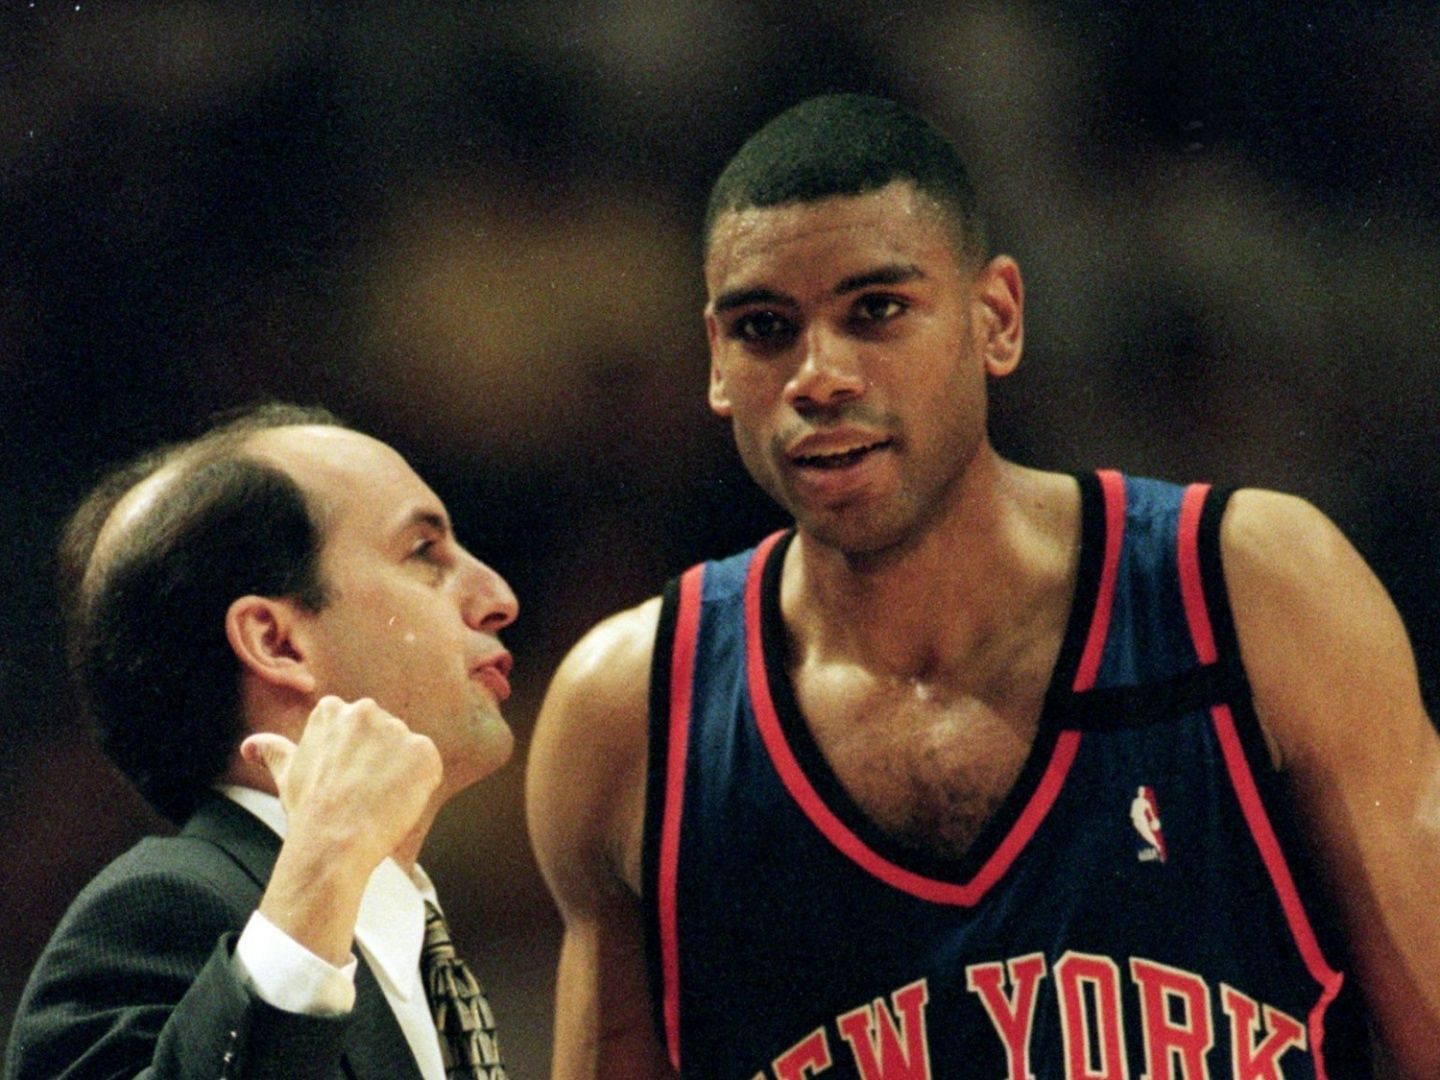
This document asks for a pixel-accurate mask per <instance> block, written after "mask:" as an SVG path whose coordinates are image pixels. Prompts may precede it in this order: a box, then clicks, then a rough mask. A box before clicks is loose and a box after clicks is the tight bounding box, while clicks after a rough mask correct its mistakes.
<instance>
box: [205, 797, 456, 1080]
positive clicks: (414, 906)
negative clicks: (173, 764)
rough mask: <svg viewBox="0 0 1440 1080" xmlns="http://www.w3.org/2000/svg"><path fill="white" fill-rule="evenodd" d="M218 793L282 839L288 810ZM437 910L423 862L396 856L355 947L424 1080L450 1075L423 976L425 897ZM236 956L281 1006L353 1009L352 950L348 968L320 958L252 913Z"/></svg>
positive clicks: (386, 865)
mask: <svg viewBox="0 0 1440 1080" xmlns="http://www.w3.org/2000/svg"><path fill="white" fill-rule="evenodd" d="M219 790H220V792H221V794H223V795H225V796H226V797H227V798H229V799H232V800H233V801H235V802H236V803H239V804H240V806H242V807H243V808H245V809H246V810H248V811H250V813H252V814H254V815H255V816H256V817H258V818H259V819H260V820H261V821H263V822H264V823H265V824H266V825H268V826H269V827H270V828H271V829H273V830H274V831H275V833H276V834H277V835H278V836H280V838H281V839H282V840H283V839H284V837H285V827H286V821H285V810H284V808H283V807H282V806H281V805H280V800H279V799H277V798H276V797H275V796H274V795H267V794H265V792H263V791H256V790H254V789H253V788H246V787H238V786H235V785H232V784H225V785H221V786H220V788H219ZM426 900H429V901H430V902H431V903H433V904H435V905H436V907H439V900H438V899H437V898H436V896H435V886H434V885H432V884H431V882H430V878H429V877H428V876H427V875H426V873H425V871H424V870H422V869H421V868H420V867H419V866H418V865H417V866H416V867H415V872H414V875H413V876H412V875H410V874H407V873H406V872H405V871H404V870H403V869H401V867H400V865H399V864H398V863H396V862H395V860H394V859H386V860H385V861H384V862H382V863H381V864H380V865H379V866H377V867H376V868H375V872H374V873H373V874H371V875H370V881H369V883H368V884H367V885H366V886H365V893H364V895H363V897H362V898H361V900H360V914H359V917H358V918H357V919H356V921H355V944H356V946H357V947H358V948H359V950H360V951H361V952H362V953H363V954H364V956H365V960H366V962H367V963H369V965H370V969H371V970H372V971H373V972H374V973H375V979H376V981H377V982H379V984H380V989H381V990H383V991H384V992H385V1000H386V1001H388V1002H389V1003H390V1008H391V1010H392V1011H393V1012H394V1013H395V1019H396V1020H398V1021H399V1023H400V1030H401V1031H403V1032H404V1033H405V1040H406V1041H407V1042H408V1043H409V1044H410V1050H411V1052H412V1053H413V1054H414V1055H415V1062H416V1064H417V1065H419V1067H420V1075H421V1076H423V1077H424V1078H425V1080H445V1068H444V1065H443V1064H442V1062H441V1058H440V1037H439V1035H438V1033H437V1032H436V1030H435V1021H434V1018H433V1017H432V1016H431V1015H430V1003H429V1002H428V1001H427V1000H426V998H425V987H424V986H423V985H422V983H421V980H420V948H421V946H422V945H423V944H424V941H425V901H426ZM235 959H236V962H237V963H238V964H239V966H240V970H241V971H242V972H243V973H244V976H245V978H246V980H247V981H248V982H249V983H250V985H251V987H252V988H253V989H254V991H255V993H256V994H257V995H258V996H259V997H260V998H261V999H262V1000H264V1001H266V1002H268V1003H269V1004H271V1005H274V1006H275V1007H276V1008H279V1009H285V1010H286V1011H288V1012H296V1013H308V1014H311V1015H329V1016H338V1015H343V1014H345V1013H348V1012H349V1011H350V1010H351V1009H352V1008H354V1006H355V967H356V963H357V961H356V960H355V958H354V956H353V955H352V956H351V958H350V962H349V963H348V964H346V965H345V966H344V967H338V968H337V967H335V966H334V965H333V964H330V963H329V962H327V961H325V960H322V959H321V958H320V957H318V956H316V955H315V954H314V953H312V952H311V951H310V950H309V949H307V948H305V947H304V946H303V945H301V944H300V943H299V942H297V941H296V940H295V939H294V938H292V937H290V936H289V935H288V934H286V933H285V932H284V931H282V930H281V929H280V928H279V927H277V926H276V925H275V924H274V923H272V922H271V921H270V920H269V919H267V918H266V917H265V916H264V915H262V914H260V912H259V911H256V912H255V913H254V914H252V915H251V916H250V921H249V922H248V923H246V925H245V929H244V931H243V932H242V933H241V934H240V940H239V941H238V942H237V943H236V946H235Z"/></svg>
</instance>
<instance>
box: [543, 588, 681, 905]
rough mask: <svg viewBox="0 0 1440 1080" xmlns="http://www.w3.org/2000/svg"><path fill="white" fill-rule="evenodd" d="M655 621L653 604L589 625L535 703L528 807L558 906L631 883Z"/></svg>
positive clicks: (634, 872)
mask: <svg viewBox="0 0 1440 1080" xmlns="http://www.w3.org/2000/svg"><path fill="white" fill-rule="evenodd" d="M659 616H660V599H659V598H658V597H655V598H652V599H650V600H648V601H646V602H645V603H643V604H640V605H639V606H637V607H634V608H630V609H628V610H626V611H622V612H620V613H619V614H616V615H612V616H610V617H609V618H608V619H606V620H604V621H603V622H601V623H599V624H598V625H596V626H595V627H594V628H593V629H591V630H590V631H589V632H588V633H587V634H586V635H585V636H584V637H582V638H581V639H580V641H579V642H577V643H576V644H575V646H574V647H573V648H572V649H571V650H570V652H569V654H568V655H567V656H566V657H565V659H564V660H563V661H562V662H561V664H560V666H559V668H558V669H557V670H556V672H555V675H554V677H553V678H552V679H551V681H550V686H549V689H548V690H547V691H546V694H545V700H544V702H543V703H542V705H541V708H540V716H539V719H538V721H537V722H536V726H535V735H534V740H533V742H532V743H531V747H530V755H529V763H528V765H527V771H526V809H527V815H528V819H529V826H530V834H531V840H532V843H533V844H534V846H535V851H536V856H537V858H538V859H539V861H540V865H541V869H542V870H543V871H544V872H545V874H546V877H547V880H549V882H550V884H551V887H552V889H553V890H554V891H555V892H556V895H557V897H558V898H560V899H561V902H562V904H563V903H564V901H565V899H566V898H567V897H569V896H572V895H574V894H575V893H576V892H577V890H579V891H582V892H583V891H588V890H589V889H591V888H594V887H596V886H603V885H604V884H605V883H606V881H607V880H612V881H613V882H615V883H619V882H620V881H622V880H623V881H624V882H625V883H626V884H627V885H630V886H631V887H632V888H633V887H634V886H635V885H636V884H637V881H638V857H639V837H640V828H641V823H642V817H643V813H644V794H645V771H646V750H647V743H648V723H649V715H648V714H649V692H650V664H651V658H652V656H653V654H654V648H655V632H656V628H657V626H658V623H659Z"/></svg>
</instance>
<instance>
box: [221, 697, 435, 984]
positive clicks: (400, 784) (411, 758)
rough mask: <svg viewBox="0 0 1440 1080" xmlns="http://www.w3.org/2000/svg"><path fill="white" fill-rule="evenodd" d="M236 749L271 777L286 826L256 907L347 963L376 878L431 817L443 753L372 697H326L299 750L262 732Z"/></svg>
mask: <svg viewBox="0 0 1440 1080" xmlns="http://www.w3.org/2000/svg"><path fill="white" fill-rule="evenodd" d="M240 752H241V754H242V755H243V756H244V757H245V759H246V760H247V761H249V762H250V763H252V764H257V765H263V766H264V767H265V768H266V769H267V770H268V771H269V772H270V775H271V776H272V777H273V778H274V780H275V785H276V787H277V788H278V790H279V792H280V800H281V802H282V804H283V805H284V807H285V811H286V816H287V818H288V820H289V829H288V832H287V835H286V838H285V843H284V845H283V847H282V848H281V851H280V857H279V859H278V860H277V861H276V864H275V872H274V874H273V875H272V877H271V879H270V885H269V887H268V888H267V889H266V890H265V896H264V898H263V899H262V900H261V902H260V910H261V912H262V913H264V915H265V916H266V917H267V918H268V919H270V921H271V922H273V923H275V924H276V926H278V927H279V928H280V929H281V930H284V931H285V932H286V933H288V934H289V935H290V936H291V937H292V938H294V939H295V940H296V941H298V942H299V943H300V944H302V945H304V946H305V947H306V948H308V949H310V950H311V951H312V952H314V953H315V954H316V955H318V956H321V957H323V958H324V959H326V960H329V961H330V962H331V963H334V964H337V965H340V964H343V963H345V962H346V960H347V959H348V957H349V955H350V943H351V939H352V937H353V933H354V926H355V915H356V912H358V910H359V905H360V897H361V895H362V894H363V892H364V889H365V883H366V881H367V880H368V879H369V877H370V873H371V871H373V870H374V869H375V867H376V866H377V865H378V864H379V863H380V862H381V860H383V859H384V858H385V857H386V856H388V855H391V854H392V853H395V852H396V850H397V849H398V848H401V847H402V846H403V845H404V843H405V841H406V839H407V838H408V837H410V836H411V835H412V834H414V833H415V830H416V829H417V827H418V826H419V825H420V824H421V822H422V819H423V818H424V816H425V815H426V814H427V813H430V812H433V808H431V807H430V801H431V796H432V795H433V794H434V792H435V790H436V788H437V787H438V786H439V784H440V779H441V771H442V768H441V761H440V754H439V751H437V750H436V748H435V744H434V743H432V742H431V741H430V740H429V739H428V738H426V737H425V736H423V735H417V734H415V733H414V732H412V731H411V730H410V729H409V728H408V727H406V725H405V723H404V722H403V721H402V720H400V719H399V718H397V717H395V716H393V715H391V714H390V713H388V712H386V711H385V710H384V709H382V708H381V707H380V706H379V705H377V704H376V703H375V702H373V701H371V700H370V699H368V698H362V699H360V700H359V701H355V702H346V701H342V700H341V699H340V698H337V697H325V698H322V699H321V700H320V702H319V703H318V704H317V705H316V706H315V708H314V710H313V711H312V712H311V714H310V718H309V720H308V721H307V723H306V726H305V731H304V733H303V734H302V735H301V737H300V741H299V743H293V742H291V741H290V740H289V739H287V738H285V737H284V736H281V735H276V734H273V733H261V734H256V735H251V736H250V737H249V738H247V739H246V740H245V741H244V742H243V743H242V744H241V747H240Z"/></svg>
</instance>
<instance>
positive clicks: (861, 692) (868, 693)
mask: <svg viewBox="0 0 1440 1080" xmlns="http://www.w3.org/2000/svg"><path fill="white" fill-rule="evenodd" d="M795 681H796V696H797V699H798V701H799V704H800V709H801V712H802V713H803V715H804V716H805V717H806V720H807V723H808V725H809V727H810V730H811V733H812V735H813V737H814V738H815V741H816V743H817V745H818V746H819V748H820V752H821V754H822V755H823V756H824V758H825V760H826V762H827V763H828V764H829V766H830V768H831V770H832V771H833V772H834V773H835V776H836V778H837V779H838V780H839V781H840V784H841V786H843V787H844V789H845V791H846V793H847V794H848V795H849V796H850V798H851V799H853V800H854V802H855V803H856V805H857V806H858V807H859V808H860V809H861V810H862V811H863V812H864V813H865V815H866V816H867V817H869V819H870V820H871V821H872V822H874V823H875V824H876V825H878V826H879V827H880V828H881V829H882V830H883V831H884V832H885V833H886V834H888V835H889V836H890V837H892V838H893V839H894V840H896V841H897V842H899V843H900V844H902V845H904V846H906V847H909V848H912V849H914V850H916V851H918V852H922V853H924V854H926V855H930V856H933V857H939V858H950V859H954V858H959V857H960V856H962V855H964V854H965V853H966V852H968V851H969V850H970V848H971V846H972V845H973V844H974V842H975V840H976V838H977V837H978V836H979V834H980V832H981V831H982V830H983V829H984V828H985V826H986V825H987V824H988V823H989V821H990V820H991V819H992V818H993V817H994V816H995V813H996V811H997V810H998V809H999V807H1000V804H1001V803H1002V802H1004V800H1005V798H1006V796H1007V795H1008V794H1009V793H1010V791H1011V789H1012V788H1013V787H1014V786H1015V782H1016V780H1017V779H1018V778H1019V776H1020V772H1021V770H1022V769H1023V768H1024V765H1025V761H1026V759H1027V758H1028V756H1029V753H1030V748H1031V746H1032V745H1033V744H1034V741H1035V734H1036V731H1037V730H1038V728H1039V720H1040V711H1041V708H1042V705H1043V701H1044V689H1045V686H1044V679H1043V678H1042V677H1039V676H1037V677H1034V678H1031V679H1026V680H1023V681H1024V682H1025V683H1028V687H1017V686H1013V685H1012V686H1009V687H1007V688H1006V690H1005V691H1004V692H1002V693H1001V694H999V695H996V694H986V695H985V696H983V697H981V696H977V695H974V694H971V693H964V692H959V691H954V690H950V689H947V688H945V687H943V686H939V685H936V684H931V683H924V682H920V681H915V680H881V679H874V678H870V677H868V676H867V675H865V674H863V673H860V672H857V671H854V670H853V669H852V670H851V671H848V672H845V671H829V672H823V671H813V670H812V671H811V672H808V673H806V672H798V673H797V677H796V680H795Z"/></svg>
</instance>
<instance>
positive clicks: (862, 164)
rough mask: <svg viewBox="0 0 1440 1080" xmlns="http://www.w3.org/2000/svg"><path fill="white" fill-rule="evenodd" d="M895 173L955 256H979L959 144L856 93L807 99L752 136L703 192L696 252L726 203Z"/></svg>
mask: <svg viewBox="0 0 1440 1080" xmlns="http://www.w3.org/2000/svg"><path fill="white" fill-rule="evenodd" d="M895 180H909V181H910V182H911V183H913V184H914V185H915V187H916V189H917V190H918V191H920V192H921V193H922V194H923V195H925V196H926V197H927V198H928V199H930V200H931V201H932V202H934V203H935V204H936V205H937V206H938V208H939V209H940V210H941V211H942V212H944V214H945V215H946V217H947V218H948V219H949V223H950V225H951V228H952V231H953V232H954V234H955V241H956V246H957V254H958V255H959V256H961V257H962V258H963V259H966V260H974V261H981V260H983V258H984V257H985V254H986V251H987V242H986V239H985V227H984V223H983V221H982V220H981V217H980V212H979V208H978V205H977V200H976V197H975V189H974V187H973V186H972V185H971V183H970V174H969V171H968V170H967V169H966V168H965V163H964V161H963V160H961V158H960V154H959V152H958V151H957V150H956V149H955V147H954V146H953V145H952V144H951V142H950V141H949V140H948V139H947V138H946V137H945V136H944V135H942V134H941V133H940V132H939V131H938V130H937V129H936V128H935V127H933V126H932V125H931V124H930V123H928V122H927V121H926V120H925V119H923V118H922V117H920V116H918V115H917V114H915V113H913V112H911V111H910V110H909V109H907V108H905V107H904V106H902V105H899V104H897V103H896V102H893V101H889V100H887V99H885V98H877V97H869V96H866V95H863V94H827V95H823V96H821V97H815V98H810V99H809V100H807V101H802V102H801V103H800V104H798V105H795V106H793V107H791V108H790V109H787V110H786V111H785V112H782V113H781V114H780V115H779V116H776V117H775V118H774V119H773V120H771V121H770V122H769V123H767V124H766V125H765V126H764V127H762V128H761V129H760V130H759V131H757V132H756V133H755V134H754V135H752V136H751V137H750V138H749V139H748V140H747V141H746V142H745V144H744V145H743V146H741V148H740V150H739V151H738V152H737V153H736V154H735V156H734V157H733V158H731V159H730V163H729V164H728V165H727V166H726V167H725V169H724V171H723V172H721V173H720V176H719V178H718V179H717V180H716V181H715V184H714V186H713V187H712V188H711V190H710V201H709V203H708V205H707V207H706V211H705V225H704V246H705V251H706V253H707V254H708V253H709V249H710V243H711V240H712V238H713V236H714V231H715V224H716V222H717V221H718V220H719V218H720V216H721V215H722V214H725V213H728V212H730V211H733V210H748V209H751V208H764V207H771V206H782V205H784V204H786V203H809V202H816V201H818V200H820V199H824V198H828V197H830V196H832V195H861V194H864V193H866V192H869V191H874V190H877V189H879V188H882V187H885V186H886V185H887V184H889V183H891V182H892V181H895Z"/></svg>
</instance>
